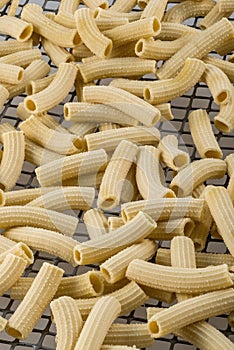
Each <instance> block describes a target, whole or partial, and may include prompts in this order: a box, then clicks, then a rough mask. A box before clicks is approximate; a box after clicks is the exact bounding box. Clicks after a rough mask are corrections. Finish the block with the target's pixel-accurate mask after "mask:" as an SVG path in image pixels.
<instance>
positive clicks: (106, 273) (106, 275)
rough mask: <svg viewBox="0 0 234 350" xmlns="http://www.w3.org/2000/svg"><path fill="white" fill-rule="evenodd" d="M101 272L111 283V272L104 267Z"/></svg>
mask: <svg viewBox="0 0 234 350" xmlns="http://www.w3.org/2000/svg"><path fill="white" fill-rule="evenodd" d="M101 272H102V274H103V276H104V277H105V279H106V280H107V282H109V283H111V276H110V274H109V271H108V270H107V269H105V268H104V267H102V268H101Z"/></svg>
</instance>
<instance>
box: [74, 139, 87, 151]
mask: <svg viewBox="0 0 234 350" xmlns="http://www.w3.org/2000/svg"><path fill="white" fill-rule="evenodd" d="M73 145H74V146H75V147H76V148H77V149H78V150H81V151H82V150H83V148H84V145H83V142H82V140H80V139H75V140H74V141H73Z"/></svg>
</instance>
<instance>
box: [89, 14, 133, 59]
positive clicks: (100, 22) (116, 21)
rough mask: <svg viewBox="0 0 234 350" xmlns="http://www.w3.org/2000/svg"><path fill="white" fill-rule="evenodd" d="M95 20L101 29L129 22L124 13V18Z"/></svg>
mask: <svg viewBox="0 0 234 350" xmlns="http://www.w3.org/2000/svg"><path fill="white" fill-rule="evenodd" d="M95 21H96V24H97V26H98V28H99V29H100V31H105V30H109V29H113V28H115V27H119V26H123V25H124V24H127V23H128V22H129V21H128V19H127V18H124V14H123V18H111V19H110V18H99V19H98V18H97V19H95ZM111 55H112V52H111Z"/></svg>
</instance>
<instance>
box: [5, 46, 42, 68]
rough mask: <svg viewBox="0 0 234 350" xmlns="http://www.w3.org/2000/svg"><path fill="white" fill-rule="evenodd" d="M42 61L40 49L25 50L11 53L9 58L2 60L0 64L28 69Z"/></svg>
mask: <svg viewBox="0 0 234 350" xmlns="http://www.w3.org/2000/svg"><path fill="white" fill-rule="evenodd" d="M40 59H42V55H41V51H40V50H39V49H31V50H27V49H26V50H23V51H17V52H13V53H10V54H9V55H7V56H3V57H1V58H0V63H5V64H12V65H15V66H20V67H23V68H26V67H27V66H28V65H29V64H30V63H32V62H33V61H36V60H40Z"/></svg>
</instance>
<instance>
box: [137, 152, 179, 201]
mask: <svg viewBox="0 0 234 350" xmlns="http://www.w3.org/2000/svg"><path fill="white" fill-rule="evenodd" d="M159 158H160V151H159V150H158V149H157V148H155V147H153V146H141V147H139V152H138V155H137V167H136V181H137V187H138V189H139V192H140V194H141V195H142V197H143V199H156V198H173V197H175V193H173V191H171V190H170V189H169V188H167V187H165V186H164V181H165V179H164V173H163V169H162V167H161V165H160V160H159Z"/></svg>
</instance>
